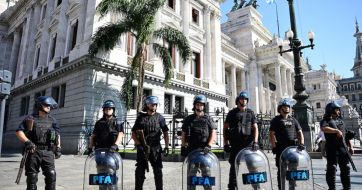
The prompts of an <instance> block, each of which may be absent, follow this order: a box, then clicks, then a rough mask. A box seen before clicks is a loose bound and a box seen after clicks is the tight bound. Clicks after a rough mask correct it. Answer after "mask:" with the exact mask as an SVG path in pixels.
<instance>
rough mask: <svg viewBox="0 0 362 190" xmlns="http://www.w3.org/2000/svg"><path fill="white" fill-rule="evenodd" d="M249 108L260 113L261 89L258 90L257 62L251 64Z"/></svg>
mask: <svg viewBox="0 0 362 190" xmlns="http://www.w3.org/2000/svg"><path fill="white" fill-rule="evenodd" d="M249 72H250V73H249V79H250V80H249V103H248V104H249V107H250V108H251V109H253V110H254V111H255V112H256V113H259V98H258V94H259V89H258V70H257V65H256V62H255V60H252V61H251V63H250V71H249Z"/></svg>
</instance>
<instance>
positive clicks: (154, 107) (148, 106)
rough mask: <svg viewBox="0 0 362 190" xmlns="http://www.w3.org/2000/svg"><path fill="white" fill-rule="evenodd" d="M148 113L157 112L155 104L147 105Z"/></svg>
mask: <svg viewBox="0 0 362 190" xmlns="http://www.w3.org/2000/svg"><path fill="white" fill-rule="evenodd" d="M147 108H148V111H149V112H151V113H155V112H156V110H157V104H147Z"/></svg>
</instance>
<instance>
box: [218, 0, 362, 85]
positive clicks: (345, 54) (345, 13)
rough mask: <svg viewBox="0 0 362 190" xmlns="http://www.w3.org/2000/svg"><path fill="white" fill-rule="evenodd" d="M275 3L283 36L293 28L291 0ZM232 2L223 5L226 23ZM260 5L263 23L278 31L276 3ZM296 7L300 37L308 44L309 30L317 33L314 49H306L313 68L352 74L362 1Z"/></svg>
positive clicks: (306, 1) (324, 0) (310, 1)
mask: <svg viewBox="0 0 362 190" xmlns="http://www.w3.org/2000/svg"><path fill="white" fill-rule="evenodd" d="M238 1H240V0H238ZM248 1H249V0H247V2H248ZM275 2H276V4H277V7H278V15H279V27H280V33H281V36H284V32H285V31H287V30H288V29H289V28H290V19H289V8H288V1H287V0H275ZM233 5H234V1H233V0H226V1H225V3H222V4H221V9H222V21H221V22H222V23H223V22H226V20H227V16H226V14H227V13H228V12H230V10H231V7H232V6H233ZM258 5H259V7H258V9H257V10H258V11H259V12H260V13H261V14H262V15H263V18H262V22H263V24H264V26H265V27H266V28H267V29H269V31H270V32H271V33H272V34H277V33H278V29H277V22H276V10H275V4H267V3H266V0H258ZM294 10H295V15H296V21H297V32H298V38H299V39H300V40H302V42H303V43H304V44H309V41H308V38H307V33H308V31H309V30H312V31H313V32H314V33H315V40H314V41H315V44H316V46H315V48H314V50H310V49H304V50H303V53H304V54H303V55H304V57H308V58H309V63H310V64H311V65H312V68H313V69H320V65H322V64H326V65H327V70H328V71H330V72H333V71H335V72H336V73H337V74H338V75H341V76H342V77H344V78H348V77H352V76H353V73H352V71H351V68H352V66H353V64H354V58H355V53H356V38H355V37H353V34H354V33H355V30H356V28H355V19H356V18H357V21H358V23H359V26H360V31H362V0H347V1H344V0H340V1H336V0H294Z"/></svg>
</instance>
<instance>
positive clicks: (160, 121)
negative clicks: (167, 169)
mask: <svg viewBox="0 0 362 190" xmlns="http://www.w3.org/2000/svg"><path fill="white" fill-rule="evenodd" d="M158 104H159V101H158V98H157V97H156V96H147V98H146V99H145V103H144V109H143V111H145V113H143V112H141V113H140V114H139V115H138V117H137V119H136V122H135V124H134V126H133V128H132V139H133V140H134V142H135V145H136V147H137V160H136V161H137V163H136V176H135V177H136V180H135V182H136V188H135V189H136V190H142V189H143V183H144V180H145V170H148V161H149V162H150V163H151V166H152V168H153V174H154V178H155V185H156V190H162V189H163V182H162V167H163V166H162V155H161V153H162V147H161V143H160V141H161V135H162V134H163V136H164V140H165V148H164V150H163V152H164V153H165V156H166V155H167V154H168V151H169V149H168V145H169V137H168V131H169V129H168V127H167V125H166V121H165V118H164V117H163V116H162V115H161V114H160V113H157V112H156V110H157V106H158Z"/></svg>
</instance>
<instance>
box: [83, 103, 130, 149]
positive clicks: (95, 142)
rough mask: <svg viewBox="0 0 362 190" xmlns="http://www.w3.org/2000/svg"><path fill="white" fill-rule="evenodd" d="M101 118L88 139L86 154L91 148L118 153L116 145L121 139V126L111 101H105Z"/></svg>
mask: <svg viewBox="0 0 362 190" xmlns="http://www.w3.org/2000/svg"><path fill="white" fill-rule="evenodd" d="M102 109H103V117H102V118H101V119H100V120H98V121H97V122H96V124H95V126H94V130H93V133H92V135H91V137H90V139H89V148H88V153H91V152H92V151H93V148H94V147H95V149H98V148H108V149H109V150H110V151H114V152H116V151H118V145H119V144H120V143H121V142H122V138H123V131H124V130H123V125H122V123H121V121H120V120H117V117H116V115H115V109H116V106H115V104H114V102H113V101H112V100H106V101H105V102H104V103H103V106H102Z"/></svg>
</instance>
